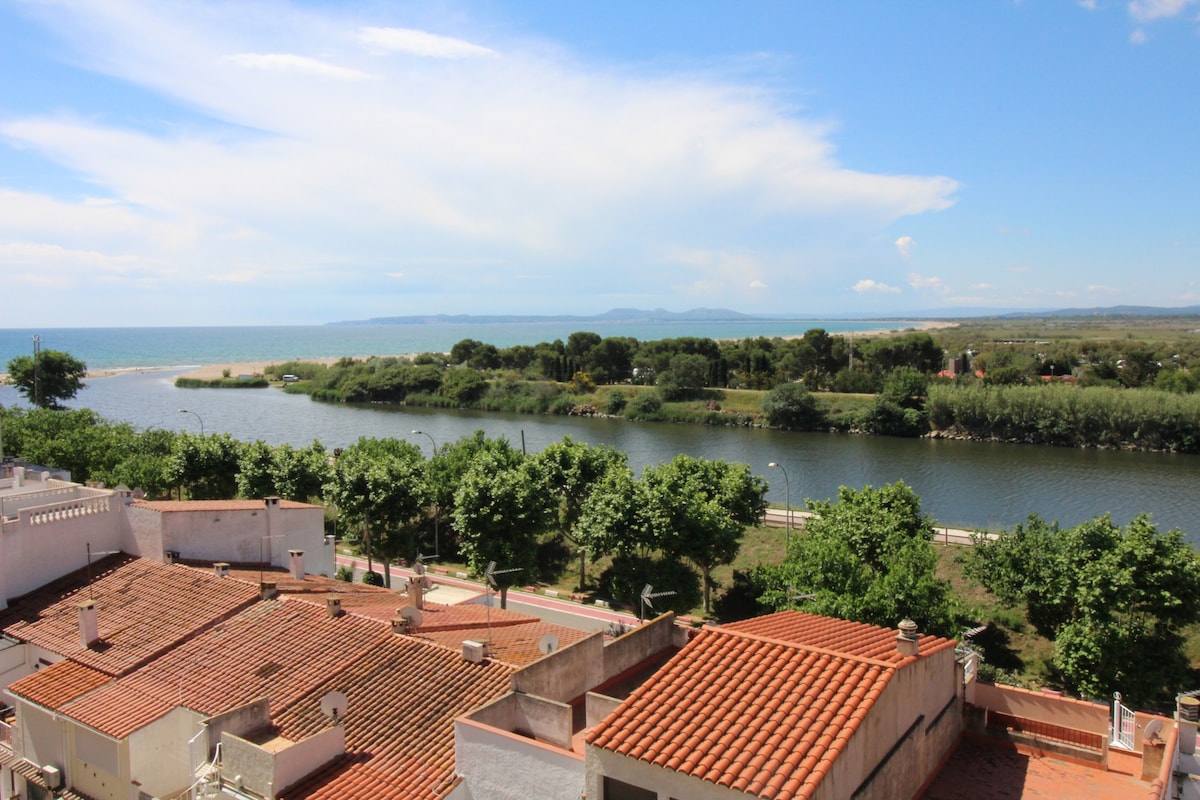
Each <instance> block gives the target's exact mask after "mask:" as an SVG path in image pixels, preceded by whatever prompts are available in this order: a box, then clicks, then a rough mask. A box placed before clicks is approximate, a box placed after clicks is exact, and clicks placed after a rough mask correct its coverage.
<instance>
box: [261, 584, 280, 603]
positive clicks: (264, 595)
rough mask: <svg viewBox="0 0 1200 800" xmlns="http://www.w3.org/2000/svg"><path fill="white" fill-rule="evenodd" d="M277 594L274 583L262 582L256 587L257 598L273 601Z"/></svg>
mask: <svg viewBox="0 0 1200 800" xmlns="http://www.w3.org/2000/svg"><path fill="white" fill-rule="evenodd" d="M278 594H279V589H277V588H276V586H275V582H274V581H263V582H262V583H260V584H259V585H258V596H259V597H260V598H261V599H263V600H274V599H275V597H276V596H277V595H278Z"/></svg>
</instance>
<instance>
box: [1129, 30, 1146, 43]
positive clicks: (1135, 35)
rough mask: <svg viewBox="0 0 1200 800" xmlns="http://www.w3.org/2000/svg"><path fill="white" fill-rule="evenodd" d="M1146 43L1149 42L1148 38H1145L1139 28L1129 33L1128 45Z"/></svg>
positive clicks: (1143, 32)
mask: <svg viewBox="0 0 1200 800" xmlns="http://www.w3.org/2000/svg"><path fill="white" fill-rule="evenodd" d="M1147 41H1149V37H1147V36H1146V32H1145V31H1144V30H1142V29H1141V28H1138V29H1137V30H1134V31H1131V32H1130V34H1129V43H1130V44H1145V43H1146V42H1147Z"/></svg>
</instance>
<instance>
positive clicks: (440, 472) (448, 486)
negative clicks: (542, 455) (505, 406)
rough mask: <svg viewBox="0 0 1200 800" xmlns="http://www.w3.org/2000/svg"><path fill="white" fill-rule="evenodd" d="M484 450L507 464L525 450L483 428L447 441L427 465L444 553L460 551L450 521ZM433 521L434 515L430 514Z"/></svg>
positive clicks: (513, 463) (516, 460) (432, 504)
mask: <svg viewBox="0 0 1200 800" xmlns="http://www.w3.org/2000/svg"><path fill="white" fill-rule="evenodd" d="M484 453H491V454H492V455H494V456H496V458H498V459H499V460H500V462H501V463H503V464H504V465H505V466H516V465H517V464H518V463H520V461H521V452H520V451H519V450H516V449H514V448H513V446H512V445H511V444H510V443H509V441H508V440H507V439H505V438H504V437H503V436H500V437H497V438H495V439H489V438H488V437H487V435H486V434H485V433H484V432H483V431H481V430H479V431H475V433H473V434H472V435H471V436H464V437H463V438H461V439H458V440H457V441H454V442H450V443H448V444H443V445H441V446H440V447H438V448H437V450H436V452H434V454H433V456H432V457H431V458H430V459H429V463H428V466H427V474H428V484H429V492H430V496H429V502H430V504H431V506H432V507H433V508H432V509H431V511H432V513H434V514H437V516H438V528H439V536H440V539H441V541H440V547H441V553H440V554H439V555H442V556H443V557H445V556H452V555H454V554H455V553H457V551H458V545H457V539H456V533H455V531H454V528H453V526H452V525H451V524H450V522H451V520H452V519H453V517H454V496H455V494H457V492H458V487H459V484H461V483H462V480H463V477H464V476H465V475H466V474H467V472H469V471H470V469H471V467H472V465H473V464H474V463H475V462H476V461H477V460H479V459H480V458H481V457H482V456H483V454H484ZM427 523H428V524H432V517H429V518H427Z"/></svg>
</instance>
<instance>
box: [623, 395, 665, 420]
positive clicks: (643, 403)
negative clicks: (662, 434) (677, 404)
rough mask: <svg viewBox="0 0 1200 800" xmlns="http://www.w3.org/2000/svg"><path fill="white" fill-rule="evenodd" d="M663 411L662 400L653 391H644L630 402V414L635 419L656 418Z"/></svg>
mask: <svg viewBox="0 0 1200 800" xmlns="http://www.w3.org/2000/svg"><path fill="white" fill-rule="evenodd" d="M661 413H662V400H661V399H659V397H658V395H657V394H652V393H651V392H642V393H641V394H639V395H638V396H637V397H635V398H633V401H632V402H631V403H630V404H629V416H630V417H632V418H633V419H656V418H657V417H658V416H659V414H661Z"/></svg>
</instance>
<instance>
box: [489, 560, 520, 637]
mask: <svg viewBox="0 0 1200 800" xmlns="http://www.w3.org/2000/svg"><path fill="white" fill-rule="evenodd" d="M520 571H521V568H520V567H510V568H508V569H496V562H495V561H489V562H488V565H487V569H485V570H484V571H483V585H484V591H485V592H487V626H488V644H489V645H491V643H492V590H493V589H497V590H499V588H500V586H499V584H497V583H496V576H497V575H504V574H506V573H509V572H520Z"/></svg>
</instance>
